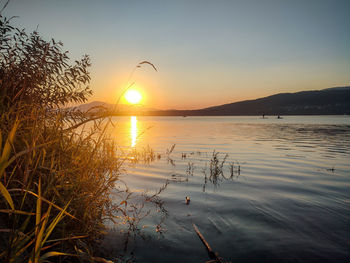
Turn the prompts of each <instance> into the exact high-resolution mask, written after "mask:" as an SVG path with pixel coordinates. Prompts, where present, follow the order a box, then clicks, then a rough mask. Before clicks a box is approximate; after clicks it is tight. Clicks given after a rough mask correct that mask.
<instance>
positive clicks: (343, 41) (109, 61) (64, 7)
mask: <svg viewBox="0 0 350 263" xmlns="http://www.w3.org/2000/svg"><path fill="white" fill-rule="evenodd" d="M0 3H2V4H3V3H4V1H2V2H0ZM3 14H4V15H5V16H13V15H16V16H19V18H17V19H16V20H15V24H16V25H17V26H19V27H20V28H26V29H27V30H28V31H31V30H34V29H35V28H36V27H37V26H38V25H39V27H38V31H39V32H40V33H41V34H42V35H43V36H44V37H45V38H47V39H50V38H54V39H55V40H61V41H62V42H63V43H64V47H65V49H67V50H69V51H70V55H71V57H72V58H73V59H76V58H79V57H80V56H82V55H83V54H85V53H86V54H89V55H90V57H91V59H92V63H93V66H92V68H91V73H92V82H91V87H92V88H93V90H94V93H95V94H94V97H93V98H92V99H91V100H104V101H107V102H114V101H115V100H116V98H117V97H118V96H119V95H120V90H121V89H122V88H123V87H124V86H125V85H126V82H127V78H128V76H129V74H130V72H131V71H132V69H133V68H134V67H135V65H136V64H137V63H138V62H140V61H143V60H149V61H151V62H152V63H154V64H155V65H156V67H157V68H158V72H155V71H153V70H152V69H151V68H150V67H146V66H145V67H143V68H141V69H139V70H137V71H136V72H135V74H134V77H133V79H132V81H135V83H136V84H135V87H136V88H137V89H139V90H140V91H141V92H142V93H143V94H144V97H145V99H144V101H143V103H144V104H145V106H148V107H154V108H186V109H193V108H200V107H206V106H211V105H217V104H223V103H229V102H234V101H238V100H242V99H254V98H257V97H261V96H267V95H271V94H274V93H278V92H295V91H300V90H312V89H322V88H328V87H332V86H343V85H350V30H349V28H350V16H349V14H350V1H337V0H333V1H325V0H303V1H299V0H293V1H287V0H279V1H277V0H270V1H268V0H257V1H251V0H244V1H234V0H232V1H224V0H217V1H204V0H203V1H194V0H187V1H180V0H177V1H165V0H163V1H146V0H144V1H132V0H129V1H103V0H101V1H88V0H85V1H79V0H76V1H73V0H61V1H54V0H46V1H44V0H31V1H28V0H27V1H25V0H11V2H10V3H9V5H8V7H7V8H6V9H5V11H4V13H3Z"/></svg>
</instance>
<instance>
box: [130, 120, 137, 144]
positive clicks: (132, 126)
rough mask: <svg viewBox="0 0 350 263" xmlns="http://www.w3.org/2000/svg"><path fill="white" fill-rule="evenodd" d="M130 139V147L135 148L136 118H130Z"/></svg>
mask: <svg viewBox="0 0 350 263" xmlns="http://www.w3.org/2000/svg"><path fill="white" fill-rule="evenodd" d="M130 138H131V147H135V146H136V141H137V117H136V116H131V117H130Z"/></svg>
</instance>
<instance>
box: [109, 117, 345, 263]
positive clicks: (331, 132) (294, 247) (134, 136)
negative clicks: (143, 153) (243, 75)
mask: <svg viewBox="0 0 350 263" xmlns="http://www.w3.org/2000/svg"><path fill="white" fill-rule="evenodd" d="M114 120H115V122H116V126H115V128H113V129H111V133H112V136H113V138H114V139H115V140H116V141H117V143H118V145H120V147H121V149H124V150H127V149H130V148H136V149H142V148H143V147H146V146H147V145H149V146H150V147H151V148H152V149H154V151H155V152H157V153H160V154H162V156H161V158H160V160H155V161H154V162H151V163H149V164H136V165H129V166H128V167H126V173H125V174H124V175H123V176H122V179H123V180H124V181H125V182H126V183H127V185H128V186H129V187H130V189H131V190H132V191H136V192H142V191H145V190H148V191H149V193H152V192H154V191H156V190H157V189H158V188H159V187H161V186H162V185H163V184H164V183H165V182H166V180H168V181H169V184H168V186H167V188H166V189H165V190H164V191H163V192H162V193H161V194H160V198H161V200H162V201H163V202H164V208H165V209H166V210H167V211H168V214H167V217H166V218H165V217H162V213H160V212H159V211H157V210H156V209H153V210H152V211H151V213H150V215H149V216H147V217H146V218H145V219H144V220H143V221H141V223H140V228H142V231H141V232H142V234H141V235H138V236H137V237H136V240H133V241H132V242H131V241H130V243H129V245H130V247H132V248H131V257H132V259H133V260H135V261H136V262H206V261H208V260H209V257H208V254H207V251H206V249H205V247H204V246H203V244H202V243H201V241H200V239H199V237H198V236H197V234H196V232H195V231H194V228H193V226H192V224H193V223H195V224H196V225H197V226H198V228H199V230H200V232H201V233H202V234H203V236H204V237H205V239H206V240H207V241H208V243H209V244H210V245H211V247H212V248H213V250H214V251H215V252H217V253H218V254H219V255H220V256H221V257H222V258H223V259H224V261H225V262H226V261H232V262H269V263H271V262H293V263H295V262H318V263H319V262H345V261H347V262H349V260H350V254H349V251H350V250H349V248H350V161H349V160H350V117H349V116H284V117H283V119H277V118H276V117H270V116H269V117H268V118H266V119H262V118H261V117H260V116H249V117H120V118H115V119H114ZM173 144H175V148H174V149H173V151H172V152H171V153H170V154H169V155H167V154H166V151H167V149H171V147H172V145H173ZM214 151H215V152H214ZM226 154H227V155H226ZM223 161H224V162H223ZM215 162H216V166H215ZM215 169H218V170H215ZM221 170H222V172H223V173H222V174H221V173H220V172H221ZM218 171H219V173H218ZM215 173H216V174H215ZM186 196H187V197H189V198H190V202H189V204H188V205H186V202H185V197H186ZM149 209H152V207H149ZM157 225H159V226H160V228H158V231H156V226H157ZM105 241H106V244H108V245H109V246H111V247H113V246H114V244H115V245H117V243H118V242H120V236H119V234H118V233H114V232H113V231H112V230H110V234H109V235H108V236H107V237H106V240H105ZM129 251H130V250H129ZM116 253H117V252H116ZM118 253H119V252H118Z"/></svg>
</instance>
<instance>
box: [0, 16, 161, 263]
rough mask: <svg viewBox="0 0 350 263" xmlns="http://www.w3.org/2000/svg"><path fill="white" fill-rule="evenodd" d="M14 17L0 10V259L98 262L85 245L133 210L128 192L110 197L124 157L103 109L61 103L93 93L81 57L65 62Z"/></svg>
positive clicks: (58, 48) (57, 47) (53, 45)
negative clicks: (90, 112) (84, 109)
mask: <svg viewBox="0 0 350 263" xmlns="http://www.w3.org/2000/svg"><path fill="white" fill-rule="evenodd" d="M12 19H13V18H10V19H7V18H5V17H3V16H1V15H0V261H1V262H25V261H28V262H35V263H36V262H44V261H47V260H48V259H49V258H50V260H51V258H53V257H57V259H56V260H57V261H60V262H67V261H78V260H83V261H84V260H86V261H90V262H93V261H98V260H103V259H97V258H94V257H93V256H92V255H93V253H90V252H91V251H92V252H93V247H94V243H95V242H97V241H98V239H99V238H100V237H101V236H102V235H103V234H104V230H105V227H104V223H105V221H106V220H111V221H115V220H116V219H117V218H120V217H123V216H124V218H123V220H125V218H126V217H127V218H129V219H130V218H131V217H130V216H129V215H128V214H127V213H126V211H127V198H128V195H126V196H125V195H124V197H122V200H121V202H117V203H116V202H112V200H111V198H110V197H111V194H112V192H113V190H114V186H115V183H116V182H118V180H119V175H120V173H121V171H122V166H123V163H124V162H125V159H121V158H120V157H118V156H117V155H116V145H115V143H114V142H113V141H112V140H110V139H109V138H108V136H107V135H106V130H107V128H108V123H109V120H108V119H107V120H106V119H102V117H105V116H106V114H101V112H100V113H99V114H100V115H96V114H95V115H87V114H84V113H82V112H79V111H77V110H74V109H71V108H67V105H71V104H72V103H82V102H86V101H87V99H88V97H89V96H90V95H91V94H92V90H91V89H90V88H89V81H90V74H89V72H88V68H89V66H90V60H89V57H88V56H87V55H85V56H83V58H82V59H81V60H78V61H75V62H74V63H71V62H70V59H69V57H68V52H67V51H63V50H62V47H63V44H62V43H61V42H56V41H55V40H54V39H52V40H50V41H46V40H44V39H43V38H42V37H41V36H40V35H39V34H38V32H36V31H34V32H32V33H30V34H27V33H26V32H25V31H24V30H20V29H18V28H15V27H14V26H12ZM87 122H92V125H89V128H88V129H87V128H85V129H84V128H83V127H84V124H85V123H87ZM149 152H150V153H151V154H150V155H149V157H147V156H146V155H145V156H142V158H146V159H147V160H149V161H151V160H153V159H154V158H155V157H154V153H153V152H152V151H151V150H150V149H149ZM126 193H127V191H126ZM152 198H153V199H156V195H154V196H151V197H149V196H147V198H146V199H147V200H146V201H152V200H153V199H152ZM156 202H159V200H158V199H156ZM135 220H136V219H135ZM130 221H132V219H130ZM130 221H129V222H130ZM133 224H134V222H133ZM87 251H88V252H87ZM100 262H101V261H100Z"/></svg>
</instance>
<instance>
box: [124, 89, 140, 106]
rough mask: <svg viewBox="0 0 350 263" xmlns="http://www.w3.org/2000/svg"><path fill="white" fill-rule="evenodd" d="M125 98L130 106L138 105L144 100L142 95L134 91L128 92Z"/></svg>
mask: <svg viewBox="0 0 350 263" xmlns="http://www.w3.org/2000/svg"><path fill="white" fill-rule="evenodd" d="M124 97H125V99H126V100H127V101H128V102H129V103H130V104H137V103H139V102H140V101H141V99H142V96H141V93H140V92H138V91H137V90H134V89H130V90H128V91H127V92H126V93H125V95H124Z"/></svg>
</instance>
